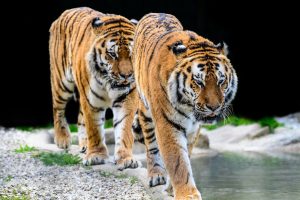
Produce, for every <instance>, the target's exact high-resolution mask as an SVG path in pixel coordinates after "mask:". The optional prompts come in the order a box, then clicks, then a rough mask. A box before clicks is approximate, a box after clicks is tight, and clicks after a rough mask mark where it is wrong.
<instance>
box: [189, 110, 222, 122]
mask: <svg viewBox="0 0 300 200" xmlns="http://www.w3.org/2000/svg"><path fill="white" fill-rule="evenodd" d="M194 116H195V118H196V120H197V121H199V122H202V123H204V124H212V123H214V122H215V121H218V120H220V119H221V115H212V114H210V115H206V116H205V115H203V114H201V113H199V112H197V111H196V112H194Z"/></svg>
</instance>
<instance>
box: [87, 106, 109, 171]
mask: <svg viewBox="0 0 300 200" xmlns="http://www.w3.org/2000/svg"><path fill="white" fill-rule="evenodd" d="M81 107H82V111H83V116H84V121H85V127H86V133H87V151H86V156H85V158H84V160H83V164H84V165H97V164H105V163H107V161H108V158H109V155H108V150H107V147H106V144H105V137H104V127H103V126H104V120H103V119H104V115H105V109H103V108H99V109H94V108H91V107H90V106H88V105H81Z"/></svg>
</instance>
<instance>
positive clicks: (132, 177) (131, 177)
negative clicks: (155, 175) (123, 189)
mask: <svg viewBox="0 0 300 200" xmlns="http://www.w3.org/2000/svg"><path fill="white" fill-rule="evenodd" d="M138 180H139V179H138V178H137V177H135V176H130V177H129V182H130V184H131V185H133V184H135V183H137V182H138Z"/></svg>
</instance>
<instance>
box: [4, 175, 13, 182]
mask: <svg viewBox="0 0 300 200" xmlns="http://www.w3.org/2000/svg"><path fill="white" fill-rule="evenodd" d="M12 179H13V177H12V176H11V175H8V176H7V177H6V178H5V179H4V180H3V181H4V182H5V183H8V182H9V181H11V180H12Z"/></svg>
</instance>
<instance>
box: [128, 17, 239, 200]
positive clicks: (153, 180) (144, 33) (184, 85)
mask: <svg viewBox="0 0 300 200" xmlns="http://www.w3.org/2000/svg"><path fill="white" fill-rule="evenodd" d="M225 52H226V48H224V46H218V45H214V44H213V43H212V42H211V41H209V40H207V39H205V38H203V37H201V36H198V35H197V34H196V33H194V32H191V31H184V30H183V27H182V25H181V24H180V22H179V21H178V20H177V19H176V18H175V17H174V16H172V15H168V14H163V13H160V14H156V13H151V14H148V15H145V16H144V17H143V18H142V19H141V20H140V21H139V23H138V25H137V27H136V32H135V38H134V47H133V56H132V61H133V69H134V73H135V79H136V85H137V89H138V93H139V96H140V98H139V108H138V112H137V114H136V116H135V120H134V123H133V132H135V134H136V139H137V140H139V141H142V142H144V143H145V145H146V149H147V159H148V161H147V163H148V175H149V178H150V182H149V184H150V186H155V185H159V184H163V183H164V182H162V181H161V179H165V177H164V176H165V171H164V167H165V168H166V171H167V173H168V175H169V176H170V182H171V185H172V186H173V188H174V195H175V199H201V195H200V193H199V191H198V190H197V188H196V185H195V181H194V179H193V174H192V170H191V165H190V160H189V154H190V153H191V151H192V148H193V146H194V144H195V142H196V140H197V138H198V135H197V132H199V131H198V128H199V126H200V125H201V124H202V123H206V122H208V121H211V120H213V119H216V118H217V117H219V116H223V115H226V109H227V107H228V106H229V103H230V102H231V100H232V99H233V97H234V96H235V93H236V85H237V78H236V75H235V71H234V69H233V68H232V66H231V64H230V61H229V59H228V58H227V56H226V53H225ZM159 153H160V154H159ZM160 155H161V156H162V160H163V163H161V158H160ZM158 168H159V169H158ZM152 171H154V173H155V174H153V173H151V172H152Z"/></svg>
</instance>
